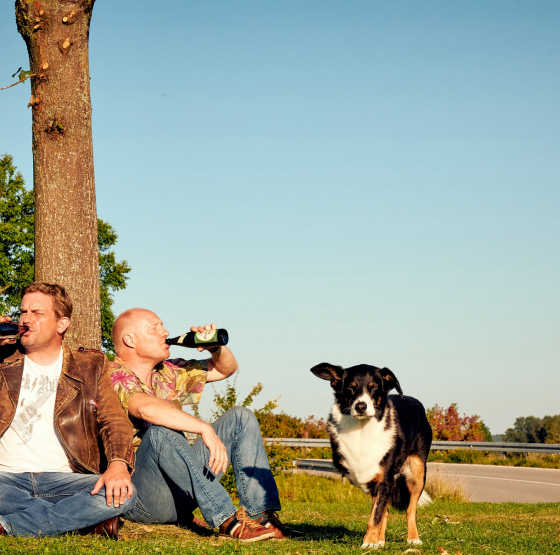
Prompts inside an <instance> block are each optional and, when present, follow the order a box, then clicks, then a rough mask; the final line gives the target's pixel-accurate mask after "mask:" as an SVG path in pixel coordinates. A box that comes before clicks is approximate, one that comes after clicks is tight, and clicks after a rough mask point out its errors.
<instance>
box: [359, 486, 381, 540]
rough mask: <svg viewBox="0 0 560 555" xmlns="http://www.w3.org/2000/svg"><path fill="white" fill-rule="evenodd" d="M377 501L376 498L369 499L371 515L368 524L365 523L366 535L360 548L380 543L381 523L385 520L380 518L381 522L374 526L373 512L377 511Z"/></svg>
mask: <svg viewBox="0 0 560 555" xmlns="http://www.w3.org/2000/svg"><path fill="white" fill-rule="evenodd" d="M377 499H378V496H376V497H372V499H371V515H370V517H369V520H368V523H367V529H366V535H365V536H364V541H363V542H362V547H365V546H369V545H375V544H376V543H377V542H380V541H382V540H381V528H382V524H383V521H384V520H385V519H384V518H382V519H381V522H380V523H379V524H378V525H377V526H375V524H374V520H375V510H376V509H377Z"/></svg>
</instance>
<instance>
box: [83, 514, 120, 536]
mask: <svg viewBox="0 0 560 555" xmlns="http://www.w3.org/2000/svg"><path fill="white" fill-rule="evenodd" d="M120 524H121V522H120V519H119V517H118V516H114V517H113V518H110V519H108V520H105V521H104V522H102V523H101V524H98V525H97V526H96V527H95V528H94V529H93V530H92V531H91V532H90V534H97V535H98V536H101V537H102V538H108V539H110V540H118V539H119V527H120Z"/></svg>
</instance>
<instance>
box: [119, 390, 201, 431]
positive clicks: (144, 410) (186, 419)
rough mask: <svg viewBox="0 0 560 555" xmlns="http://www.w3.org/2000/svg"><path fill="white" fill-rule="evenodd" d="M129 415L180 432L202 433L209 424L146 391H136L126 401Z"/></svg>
mask: <svg viewBox="0 0 560 555" xmlns="http://www.w3.org/2000/svg"><path fill="white" fill-rule="evenodd" d="M128 412H129V413H130V415H131V416H134V417H136V418H142V420H145V421H146V422H150V424H155V425H157V426H165V427H166V428H170V429H172V430H178V431H180V432H190V433H193V434H202V433H203V432H204V431H205V430H206V428H208V426H209V424H207V423H206V422H202V420H199V419H198V418H195V417H194V416H192V415H190V414H187V413H186V412H183V411H182V410H181V409H179V408H177V407H175V406H174V405H172V404H171V403H170V402H169V401H164V400H163V399H157V398H155V397H152V396H151V395H148V394H146V393H136V394H135V395H133V396H132V397H131V398H130V399H129V401H128Z"/></svg>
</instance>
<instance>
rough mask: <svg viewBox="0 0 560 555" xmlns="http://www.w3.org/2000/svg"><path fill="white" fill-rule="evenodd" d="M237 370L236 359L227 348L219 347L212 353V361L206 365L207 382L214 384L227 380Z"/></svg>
mask: <svg viewBox="0 0 560 555" xmlns="http://www.w3.org/2000/svg"><path fill="white" fill-rule="evenodd" d="M238 368H239V366H238V364H237V360H236V358H235V357H234V356H233V353H232V352H231V351H230V350H229V349H228V348H227V347H220V348H219V349H218V350H217V351H216V352H215V353H212V360H210V361H209V363H208V375H207V376H206V381H207V382H216V381H219V380H223V379H224V378H229V376H231V375H232V374H233V373H235V372H236V371H237V369H238Z"/></svg>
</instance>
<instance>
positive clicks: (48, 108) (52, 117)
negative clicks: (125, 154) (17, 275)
mask: <svg viewBox="0 0 560 555" xmlns="http://www.w3.org/2000/svg"><path fill="white" fill-rule="evenodd" d="M94 2H95V0H74V1H72V0H41V1H40V2H30V1H29V0H16V19H17V25H18V30H19V32H20V33H21V35H22V36H23V38H24V40H25V42H26V44H27V50H28V53H29V61H30V64H31V67H30V69H31V71H32V72H33V73H34V74H35V76H34V77H32V78H31V92H32V96H31V100H30V103H29V105H30V106H31V109H32V112H33V178H34V191H35V280H36V281H46V282H48V283H58V284H60V285H63V286H64V287H66V289H67V291H68V292H69V294H70V296H71V298H72V301H73V303H74V314H73V317H72V326H71V328H70V330H69V332H68V333H67V335H66V341H67V342H68V343H69V344H70V346H72V347H77V346H80V345H83V346H84V347H89V348H95V349H99V348H100V345H101V317H100V298H99V255H98V247H97V210H96V203H95V182H94V176H93V145H92V137H91V101H90V90H89V79H90V77H89V58H88V38H89V25H90V19H91V12H92V9H93V4H94Z"/></svg>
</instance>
